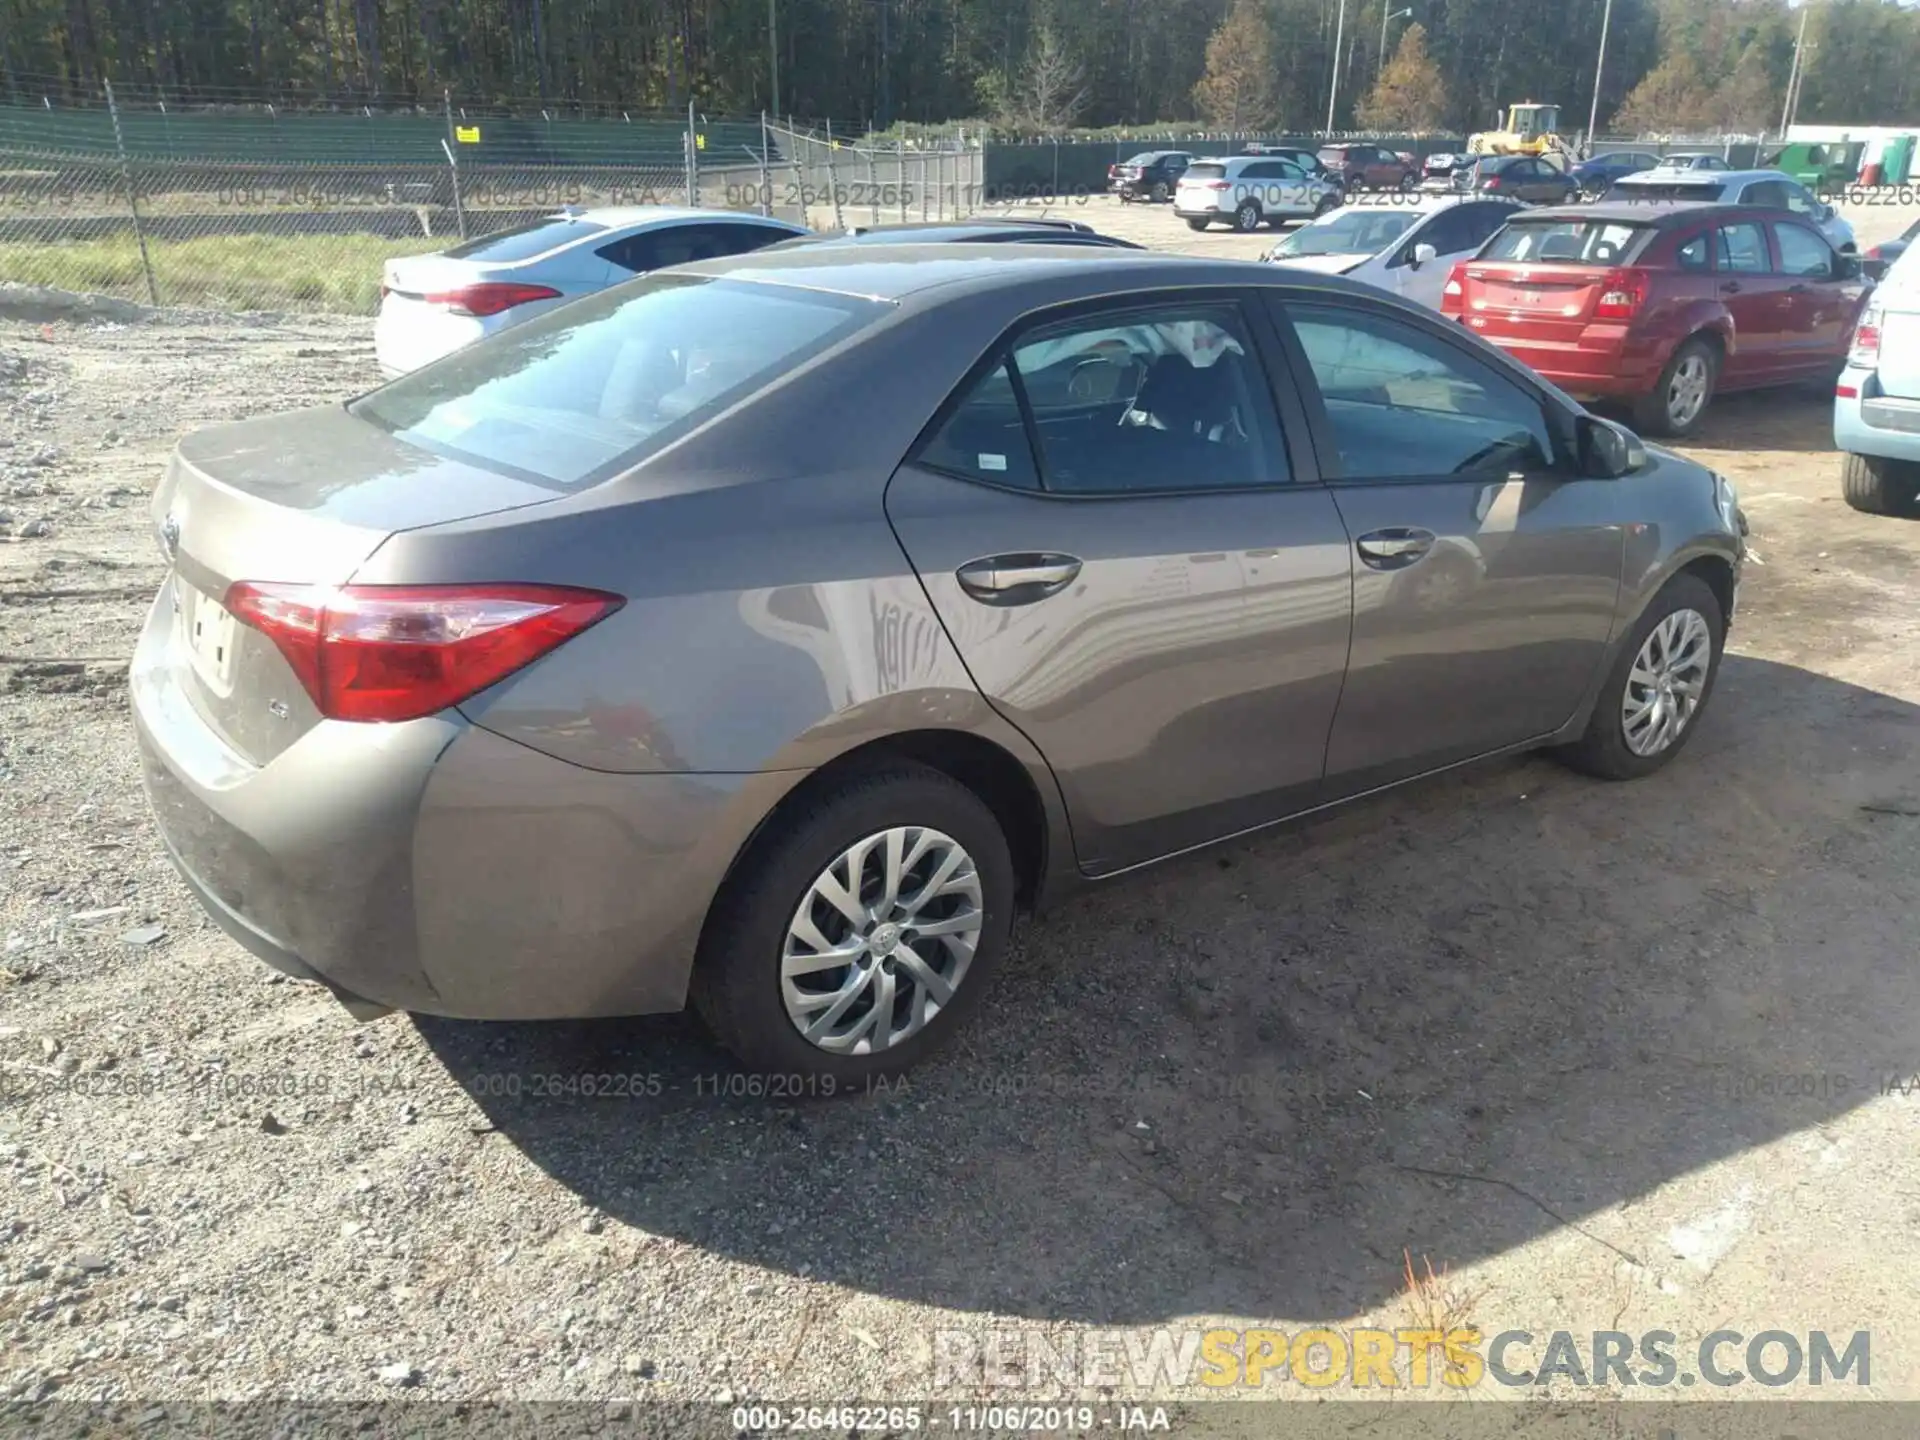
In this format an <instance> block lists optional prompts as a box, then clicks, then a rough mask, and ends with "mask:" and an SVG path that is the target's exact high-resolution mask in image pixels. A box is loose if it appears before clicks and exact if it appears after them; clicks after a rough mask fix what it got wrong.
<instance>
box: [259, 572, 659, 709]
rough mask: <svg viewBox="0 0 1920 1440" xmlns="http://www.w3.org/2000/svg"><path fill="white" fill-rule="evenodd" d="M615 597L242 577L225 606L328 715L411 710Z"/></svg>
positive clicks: (602, 610)
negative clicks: (275, 652)
mask: <svg viewBox="0 0 1920 1440" xmlns="http://www.w3.org/2000/svg"><path fill="white" fill-rule="evenodd" d="M624 603H626V602H624V601H623V600H621V598H620V597H619V596H617V595H608V594H604V593H602V592H601V591H598V590H574V589H570V588H567V587H564V586H559V585H511V584H499V585H347V586H341V587H338V588H334V587H330V586H310V585H273V584H259V583H255V582H253V581H246V580H243V581H241V582H239V583H238V584H236V585H234V586H233V587H232V588H231V589H229V590H228V591H227V596H226V606H227V609H228V610H229V611H230V612H232V614H233V616H234V618H235V619H236V620H238V621H239V622H240V623H241V624H243V625H247V626H251V627H252V628H253V629H255V630H258V631H259V632H260V633H261V634H262V635H265V636H266V637H267V638H268V639H269V640H271V641H273V643H274V645H275V646H276V647H277V648H278V649H279V651H280V653H281V654H282V655H284V656H285V657H286V660H287V664H288V665H289V666H290V667H292V669H293V672H294V674H295V675H297V676H298V677H299V679H300V684H301V686H302V687H303V688H304V689H305V690H306V692H307V694H308V695H309V696H310V697H312V700H313V703H314V707H315V708H316V709H318V710H319V712H320V713H321V714H322V715H324V716H326V717H327V718H328V719H329V720H363V721H393V720H416V719H418V718H419V717H421V716H422V715H432V714H434V713H435V712H436V711H440V710H444V709H446V708H447V707H448V706H449V705H457V704H458V703H459V702H460V701H462V700H464V699H466V698H467V697H468V696H470V695H474V694H477V693H478V692H480V691H481V690H484V689H486V687H487V686H489V685H492V684H494V683H495V682H496V681H499V680H503V679H505V678H506V677H507V676H509V675H511V674H512V673H513V672H514V671H516V670H518V669H520V668H521V667H522V666H523V665H526V664H529V663H530V662H532V661H534V660H537V659H538V658H539V657H540V656H542V655H544V654H546V653H547V652H548V651H549V650H552V649H553V648H554V647H555V646H557V645H559V644H561V643H562V642H563V641H566V640H570V639H572V638H573V637H574V636H575V635H578V634H579V633H580V632H581V631H582V630H585V629H586V628H587V627H588V626H589V625H592V624H594V623H595V622H596V621H599V620H603V619H605V618H606V617H607V616H608V615H611V614H612V613H613V612H614V611H615V610H618V609H619V608H620V607H621V605H623V604H624Z"/></svg>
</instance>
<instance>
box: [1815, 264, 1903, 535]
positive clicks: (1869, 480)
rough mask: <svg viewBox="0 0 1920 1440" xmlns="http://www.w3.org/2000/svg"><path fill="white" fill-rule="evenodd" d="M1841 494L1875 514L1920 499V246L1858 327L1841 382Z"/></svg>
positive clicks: (1837, 391)
mask: <svg viewBox="0 0 1920 1440" xmlns="http://www.w3.org/2000/svg"><path fill="white" fill-rule="evenodd" d="M1833 443H1834V447H1835V448H1836V449H1838V450H1839V451H1840V452H1841V453H1842V454H1843V455H1845V456H1846V459H1845V460H1844V461H1842V463H1841V468H1840V493H1841V494H1842V495H1843V496H1845V498H1846V502H1847V503H1848V504H1849V505H1851V506H1852V507H1853V508H1854V509H1856V510H1864V511H1865V512H1866V513H1867V514H1869V515H1909V514H1912V513H1913V512H1914V508H1915V503H1916V502H1917V501H1920V246H1914V247H1912V248H1910V249H1908V250H1907V251H1906V252H1905V253H1904V254H1902V255H1901V257H1900V258H1899V259H1898V260H1896V261H1895V262H1894V265H1893V268H1892V269H1891V270H1889V271H1888V272H1887V276H1886V279H1884V280H1882V281H1881V282H1880V284H1879V286H1878V287H1877V288H1876V289H1875V290H1874V292H1873V294H1872V295H1871V296H1870V297H1869V298H1868V300H1867V308H1866V309H1865V310H1864V311H1863V312H1862V313H1861V316H1860V322H1859V323H1858V324H1857V325H1855V326H1854V330H1853V348H1852V351H1851V353H1850V354H1849V355H1848V356H1847V368H1846V369H1845V370H1844V371H1842V372H1841V375H1840V382H1839V384H1837V385H1836V386H1835V387H1834V399H1833Z"/></svg>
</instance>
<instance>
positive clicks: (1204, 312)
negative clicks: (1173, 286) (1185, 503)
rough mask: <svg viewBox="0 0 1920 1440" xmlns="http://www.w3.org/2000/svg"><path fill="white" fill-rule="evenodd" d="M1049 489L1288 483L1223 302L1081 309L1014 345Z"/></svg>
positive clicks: (1231, 313) (1262, 395)
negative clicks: (1087, 312) (1117, 310)
mask: <svg viewBox="0 0 1920 1440" xmlns="http://www.w3.org/2000/svg"><path fill="white" fill-rule="evenodd" d="M1013 362H1014V365H1015V366H1016V368H1017V369H1018V371H1019V375H1020V383H1021V385H1022V386H1023V387H1024V389H1025V391H1026V396H1027V401H1028V404H1029V406H1030V408H1031V410H1032V412H1033V423H1034V428H1035V432H1036V440H1037V443H1038V445H1039V447H1040V460H1041V465H1042V470H1043V474H1044V477H1045V484H1046V488H1047V489H1049V490H1055V491H1061V492H1065V493H1068V494H1081V495H1099V494H1127V493H1137V492H1142V491H1162V492H1164V491H1173V490H1219V489H1224V488H1228V487H1234V486H1253V485H1274V484H1283V483H1285V482H1286V481H1287V480H1289V479H1290V478H1291V472H1290V470H1289V468H1288V465H1287V457H1286V452H1285V449H1284V447H1283V446H1282V444H1281V439H1280V424H1279V419H1278V417H1277V416H1276V415H1275V414H1274V412H1273V398H1272V395H1271V393H1270V392H1269V391H1268V389H1267V385H1266V380H1265V377H1264V372H1262V370H1261V369H1260V364H1259V360H1258V359H1257V357H1256V356H1255V354H1254V350H1253V346H1252V344H1251V343H1250V341H1249V340H1248V338H1247V335H1246V332H1245V329H1244V327H1243V326H1242V324H1241V320H1240V316H1239V312H1238V311H1237V310H1236V309H1235V308H1234V307H1232V306H1222V305H1205V306H1165V307H1155V308H1151V309H1145V310H1135V311H1127V312H1122V313H1106V314H1100V315H1091V316H1085V317H1082V318H1080V319H1077V320H1072V321H1066V322H1063V323H1062V324H1060V325H1057V326H1052V327H1049V328H1047V329H1045V330H1040V331H1037V332H1035V333H1034V334H1033V335H1032V336H1031V337H1030V338H1028V339H1026V340H1024V341H1022V342H1021V343H1020V345H1019V346H1018V347H1017V348H1016V349H1015V350H1014V352H1013Z"/></svg>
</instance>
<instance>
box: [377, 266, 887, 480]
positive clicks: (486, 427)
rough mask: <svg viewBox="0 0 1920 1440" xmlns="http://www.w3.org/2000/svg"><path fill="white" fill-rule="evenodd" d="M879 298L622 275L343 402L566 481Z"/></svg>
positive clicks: (676, 422) (590, 472) (417, 436)
mask: <svg viewBox="0 0 1920 1440" xmlns="http://www.w3.org/2000/svg"><path fill="white" fill-rule="evenodd" d="M889 308H890V307H889V306H888V305H887V304H886V303H884V302H881V301H877V300H866V299H858V298H855V297H851V296H842V295H831V294H828V293H825V292H823V291H814V290H800V289H795V288H790V287H784V286H773V285H758V284H743V283H740V282H737V281H727V280H708V279H704V278H702V277H699V276H688V275H662V276H659V277H657V278H652V279H642V280H633V281H629V282H627V283H626V284H624V285H620V286H616V287H614V288H613V289H609V290H603V291H601V292H599V293H598V294H596V295H590V296H588V297H587V298H585V299H583V300H578V301H575V302H574V303H573V304H571V305H564V306H561V307H560V308H559V309H557V310H551V311H548V312H547V313H546V314H544V315H539V316H536V317H535V318H534V319H532V320H529V321H527V322H526V323H525V324H523V325H516V326H514V327H513V328H512V329H510V330H503V331H502V332H500V333H499V334H498V335H494V336H491V337H490V338H488V339H485V340H482V341H480V342H479V343H478V344H474V345H469V346H467V347H466V348H465V349H462V350H457V351H455V352H454V353H453V354H452V355H449V356H448V357H447V358H446V359H444V360H440V361H436V362H435V363H433V364H431V365H427V366H424V367H423V368H421V369H419V370H416V371H414V372H413V373H412V374H409V375H404V376H402V377H401V378H400V379H398V380H395V381H394V382H393V383H392V384H390V385H386V386H383V387H381V388H380V389H378V390H375V391H373V392H372V393H371V394H368V395H365V396H362V397H361V398H360V399H358V400H355V401H354V402H352V404H351V405H350V406H349V407H348V408H349V410H350V411H351V412H352V413H353V414H355V415H358V416H359V417H361V418H362V419H364V420H367V421H370V422H371V423H373V424H375V425H378V426H380V427H381V428H383V429H385V430H388V431H391V432H392V433H393V434H394V435H396V436H397V437H398V438H399V439H401V440H403V441H406V442H407V443H409V444H413V445H418V446H420V447H421V448H422V449H425V450H430V451H433V452H435V453H437V454H446V455H450V456H452V457H454V458H456V459H461V460H466V461H469V462H471V463H473V464H477V465H481V466H485V467H487V468H489V469H497V470H502V471H505V472H508V473H513V474H520V475H526V476H531V477H533V478H535V479H538V480H542V481H546V482H548V483H551V484H554V485H557V486H560V487H562V488H565V489H572V488H575V487H578V486H583V485H588V484H592V483H594V482H595V481H597V480H600V479H605V478H607V477H608V476H610V475H612V474H614V473H617V472H618V471H619V470H621V469H624V468H626V467H627V466H629V465H631V464H633V463H635V462H636V461H637V460H639V459H640V458H641V456H642V455H643V454H645V453H647V452H648V451H650V450H652V449H656V448H658V447H659V446H660V445H663V444H666V443H668V442H669V441H670V440H672V439H673V438H675V437H676V436H678V435H682V434H685V433H686V432H688V431H689V430H691V429H692V428H694V427H695V426H696V425H698V424H700V423H702V422H703V421H705V420H707V419H709V418H711V417H712V416H714V415H716V414H718V413H719V412H720V411H721V410H723V409H725V408H726V407H727V406H729V405H731V404H733V403H735V402H736V401H738V400H742V399H745V398H746V397H747V396H748V395H750V394H752V393H753V392H754V391H755V390H757V389H759V388H761V387H763V386H765V385H766V384H768V383H769V382H771V381H772V380H774V379H775V378H777V377H778V376H780V375H782V374H784V373H786V372H787V371H789V370H791V369H793V368H794V367H795V366H796V365H799V364H801V363H802V362H804V361H805V360H808V359H810V358H811V357H812V356H814V355H815V354H818V353H819V352H820V351H821V350H824V349H825V348H826V347H827V346H829V345H831V344H833V343H835V342H836V341H838V340H840V339H842V338H843V337H845V336H847V335H849V334H851V333H852V332H853V331H855V330H858V329H860V328H861V327H863V326H865V325H868V324H871V323H872V322H873V321H874V320H876V319H877V318H878V317H880V316H881V315H883V314H885V313H886V311H887V310H888V309H889Z"/></svg>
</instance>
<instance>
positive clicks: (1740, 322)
mask: <svg viewBox="0 0 1920 1440" xmlns="http://www.w3.org/2000/svg"><path fill="white" fill-rule="evenodd" d="M1713 245H1714V253H1713V268H1714V282H1715V285H1714V288H1715V289H1716V291H1717V292H1718V294H1719V297H1720V303H1721V304H1723V305H1725V306H1726V307H1727V313H1728V314H1729V315H1731V316H1732V317H1733V349H1732V351H1731V353H1729V354H1728V356H1727V357H1726V360H1725V362H1724V363H1723V365H1722V367H1721V371H1720V380H1721V384H1722V386H1723V387H1727V388H1737V387H1739V386H1745V385H1764V384H1769V383H1771V382H1772V381H1773V379H1774V378H1775V377H1776V376H1778V375H1779V374H1780V370H1781V354H1780V350H1781V346H1782V344H1783V343H1784V341H1785V331H1786V314H1785V307H1786V299H1785V296H1784V295H1783V294H1782V293H1781V292H1782V291H1783V290H1784V289H1785V285H1784V283H1783V282H1782V280H1781V278H1780V277H1779V276H1777V275H1776V274H1775V273H1774V269H1773V252H1772V250H1771V248H1770V247H1769V245H1768V243H1767V228H1766V226H1765V225H1763V224H1761V223H1760V222H1759V221H1758V220H1742V221H1738V222H1736V223H1732V224H1726V225H1721V226H1719V227H1718V228H1717V229H1715V231H1714V240H1713Z"/></svg>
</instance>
